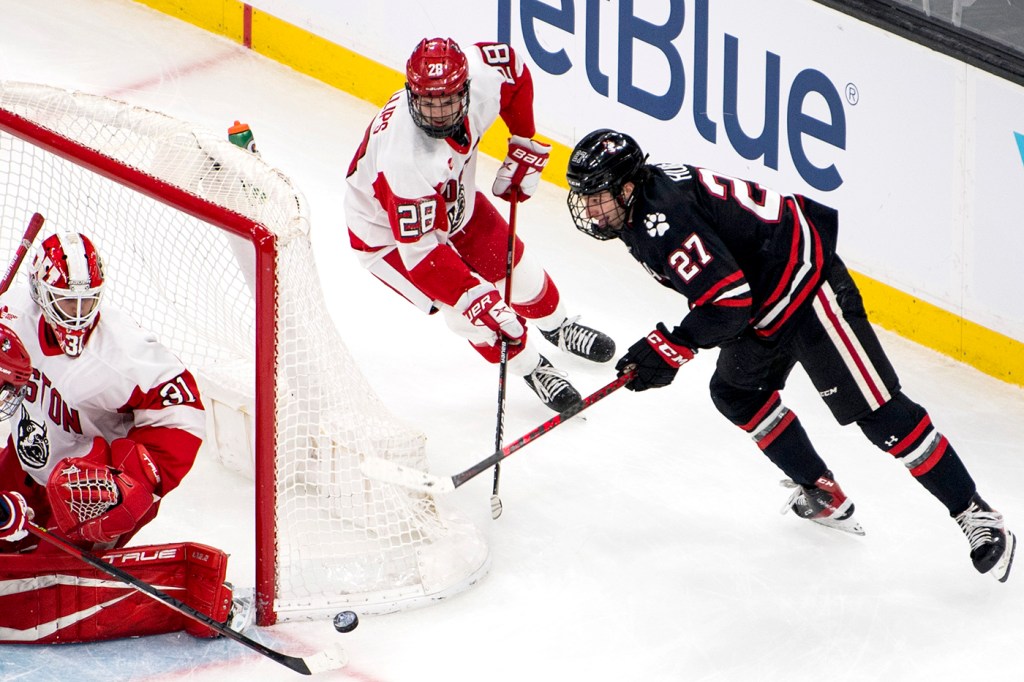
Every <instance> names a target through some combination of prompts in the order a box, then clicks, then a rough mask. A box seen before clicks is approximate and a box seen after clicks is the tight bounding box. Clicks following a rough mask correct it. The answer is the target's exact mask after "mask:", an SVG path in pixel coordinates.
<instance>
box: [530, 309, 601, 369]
mask: <svg viewBox="0 0 1024 682" xmlns="http://www.w3.org/2000/svg"><path fill="white" fill-rule="evenodd" d="M579 319H580V318H579V316H578V315H577V316H576V317H567V318H565V321H564V322H562V324H561V325H559V327H558V328H557V329H552V330H551V331H544V330H543V329H542V330H541V331H540V333H541V334H542V335H543V336H544V338H545V339H547V340H548V341H550V342H551V343H553V344H555V345H556V346H558V347H559V348H560V349H562V350H564V351H566V352H567V353H572V354H573V355H578V356H580V357H581V358H584V359H585V360H590V361H591V362H608V361H609V360H611V359H612V356H614V355H615V342H614V341H613V340H612V338H611V337H610V336H608V335H607V334H604V333H602V332H599V331H597V330H596V329H591V328H590V327H586V326H584V325H582V324H580V323H579V322H578V321H577V320H579Z"/></svg>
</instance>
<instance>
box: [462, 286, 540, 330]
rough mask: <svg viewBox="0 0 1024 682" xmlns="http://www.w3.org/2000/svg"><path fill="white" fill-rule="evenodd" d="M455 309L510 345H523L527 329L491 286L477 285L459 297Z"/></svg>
mask: <svg viewBox="0 0 1024 682" xmlns="http://www.w3.org/2000/svg"><path fill="white" fill-rule="evenodd" d="M455 309H456V310H458V311H459V312H460V313H462V314H463V315H465V316H466V318H468V319H469V321H470V322H472V323H473V324H475V325H476V326H478V327H487V328H488V329H490V330H491V331H493V332H495V333H496V334H498V336H504V337H505V338H506V339H508V340H509V342H510V343H514V344H515V343H521V342H522V340H523V337H524V336H526V328H525V327H524V326H523V323H522V322H521V321H520V320H519V316H518V315H516V313H515V311H514V310H512V309H511V308H509V307H508V305H506V304H505V301H503V300H502V299H501V294H499V293H498V290H497V289H495V288H494V287H493V286H491V285H490V284H477V285H476V286H475V287H472V288H471V289H469V290H468V291H466V293H464V294H462V296H461V297H459V300H458V301H457V302H456V303H455Z"/></svg>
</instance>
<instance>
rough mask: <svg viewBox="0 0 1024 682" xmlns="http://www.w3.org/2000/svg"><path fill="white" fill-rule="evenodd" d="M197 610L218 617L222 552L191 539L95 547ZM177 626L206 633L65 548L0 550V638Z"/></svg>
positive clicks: (122, 633)
mask: <svg viewBox="0 0 1024 682" xmlns="http://www.w3.org/2000/svg"><path fill="white" fill-rule="evenodd" d="M100 556H101V558H102V559H103V560H104V561H106V562H107V563H110V564H112V565H113V566H116V567H117V568H120V569H122V570H124V571H125V572H127V573H130V574H131V575H133V576H135V577H137V578H138V579H139V580H142V581H145V582H147V583H149V584H152V585H155V586H158V587H159V588H160V589H161V590H163V591H165V592H167V593H168V594H169V595H171V596H173V597H175V598H177V599H180V600H181V601H182V602H184V603H186V604H188V605H189V606H191V607H192V608H194V609H196V610H197V611H201V612H202V613H204V614H206V615H208V616H210V617H211V618H213V619H214V620H216V621H218V622H221V623H223V622H226V621H227V618H228V614H229V612H230V610H231V597H232V594H231V588H230V587H229V586H228V585H226V584H224V573H225V570H226V568H227V559H228V557H227V555H226V554H225V553H224V552H222V551H220V550H219V549H215V548H213V547H209V546H207V545H202V544H199V543H178V544H166V545H143V546H139V547H128V548H124V549H118V550H111V551H109V552H106V553H103V554H101V555H100ZM180 630H184V631H185V632H187V633H188V634H190V635H192V636H194V637H214V636H215V635H216V633H214V632H213V631H212V630H210V629H209V628H208V627H206V626H204V625H202V624H200V623H198V622H196V621H194V620H192V619H191V618H187V617H185V616H183V615H181V614H179V613H177V612H176V611H173V610H171V609H169V608H167V606H165V605H164V604H162V603H160V602H158V601H154V600H153V599H152V598H150V597H148V596H147V595H145V594H143V593H142V592H139V591H137V590H136V589H135V588H133V587H132V586H131V585H129V584H126V583H124V582H121V581H118V580H114V579H113V578H111V577H110V576H108V575H107V574H105V573H103V572H102V571H99V570H97V569H95V568H93V567H92V566H89V565H88V564H84V563H82V561H81V560H79V559H77V558H75V557H73V556H65V555H55V554H52V553H49V552H45V551H36V552H32V553H30V554H15V555H0V642H2V643H6V644H51V643H58V642H59V643H71V642H94V641H100V640H108V639H119V638H124V637H138V636H143V635H158V634H164V633H169V632H177V631H180Z"/></svg>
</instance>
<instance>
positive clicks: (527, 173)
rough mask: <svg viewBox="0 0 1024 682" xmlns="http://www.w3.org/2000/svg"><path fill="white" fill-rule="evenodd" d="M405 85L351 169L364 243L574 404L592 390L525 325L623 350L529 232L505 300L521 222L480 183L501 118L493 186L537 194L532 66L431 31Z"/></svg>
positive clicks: (589, 345) (350, 194) (508, 194)
mask: <svg viewBox="0 0 1024 682" xmlns="http://www.w3.org/2000/svg"><path fill="white" fill-rule="evenodd" d="M406 79H407V82H406V87H405V88H404V89H402V90H400V91H398V92H396V93H395V94H394V95H392V97H391V99H390V100H388V102H387V104H385V105H384V107H383V108H382V109H381V110H380V112H378V113H377V115H376V116H375V117H374V118H373V120H372V121H371V122H370V125H369V127H368V128H367V129H366V134H365V136H364V138H363V142H362V144H361V145H360V146H359V149H358V150H357V152H356V154H355V157H354V158H353V159H352V163H351V165H350V166H349V170H348V186H347V188H346V193H345V217H346V220H347V223H348V228H349V236H350V241H351V245H352V248H353V249H354V250H355V251H356V253H357V255H358V258H359V261H360V263H361V264H362V265H363V266H364V267H365V268H367V269H368V270H369V271H370V272H371V273H372V274H373V275H375V276H376V277H377V278H378V279H380V280H381V281H382V282H384V283H385V284H387V285H388V286H389V287H391V288H392V289H393V290H395V291H396V292H398V293H399V294H400V295H402V296H404V297H405V298H406V299H408V300H409V301H410V302H412V303H413V304H414V305H415V306H416V307H418V308H419V309H420V310H422V311H423V312H425V313H434V312H437V311H439V310H440V311H441V312H442V314H443V315H444V318H445V321H446V322H447V323H448V326H449V327H450V328H451V329H452V330H453V331H455V332H456V333H457V334H459V335H460V336H463V337H464V338H466V339H468V340H469V341H470V343H471V344H472V345H473V347H474V348H475V349H476V350H477V351H478V352H479V353H480V354H481V355H482V356H483V357H484V358H486V359H487V360H488V361H489V362H492V363H493V362H498V359H499V346H500V344H499V341H500V338H499V335H500V336H501V337H505V338H507V339H508V340H509V341H510V342H511V345H510V349H509V355H508V357H509V361H508V362H509V364H508V369H509V372H511V373H513V374H519V375H521V376H523V377H524V378H525V379H526V382H527V384H529V386H530V387H531V388H532V389H533V390H534V391H535V392H536V393H537V395H538V396H539V397H540V398H541V400H543V401H544V403H545V404H546V405H547V406H548V407H550V408H552V409H554V410H555V411H557V412H563V411H564V410H566V409H567V408H569V407H570V406H572V405H574V404H576V403H578V402H579V401H580V394H579V393H578V392H577V391H576V389H574V388H573V387H572V385H571V384H569V382H568V381H567V380H566V379H565V375H564V374H563V373H562V372H559V371H557V370H555V369H554V368H553V367H552V366H551V363H550V362H549V361H548V360H547V359H546V358H545V357H543V356H542V355H541V354H540V352H539V351H538V350H537V349H536V348H535V346H534V344H533V343H532V342H531V340H530V339H528V338H527V330H526V327H525V319H529V320H531V321H532V322H533V323H534V324H535V325H536V326H537V328H538V329H539V330H540V331H541V334H542V335H543V336H544V337H545V338H546V339H547V340H548V341H551V342H552V343H554V344H556V345H558V346H559V347H560V348H561V349H563V350H566V351H568V352H570V353H573V354H575V355H578V356H580V357H583V358H586V359H588V360H592V361H595V362H606V361H607V360H609V359H611V357H612V356H613V355H614V354H615V344H614V342H613V341H612V339H611V338H609V337H608V336H607V335H605V334H603V333H601V332H599V331H596V330H594V329H591V328H589V327H586V326H583V325H581V324H580V323H579V321H578V317H569V316H568V315H567V314H566V311H565V306H564V305H563V304H562V302H561V300H560V296H559V292H558V289H557V287H556V286H555V284H554V282H553V281H552V280H551V278H550V277H549V276H548V274H547V273H546V272H545V271H544V269H543V268H542V267H541V266H540V265H539V264H538V263H537V262H536V261H535V260H534V259H533V258H532V257H531V256H530V255H529V254H528V253H526V252H525V249H524V246H523V243H522V241H520V240H519V239H518V238H517V239H516V242H515V248H514V254H515V256H514V263H515V265H514V270H513V277H512V296H511V299H512V300H511V301H505V300H503V297H502V294H501V293H500V292H501V291H503V290H504V282H505V271H506V267H507V258H508V236H509V226H508V223H507V222H506V221H505V219H504V218H503V217H502V216H501V214H500V213H498V211H497V210H496V209H495V208H494V206H493V205H492V204H491V202H490V200H488V199H487V197H486V196H484V194H483V193H482V192H480V191H478V190H477V187H476V177H475V176H476V165H477V152H478V145H479V143H480V137H481V136H482V135H483V134H484V133H485V132H486V131H487V129H488V128H489V127H490V126H491V124H493V123H494V122H495V121H496V120H497V118H498V117H499V116H500V117H501V118H502V119H503V120H504V122H505V123H506V125H507V126H508V129H509V131H510V133H511V134H512V136H511V138H510V140H509V150H508V156H507V157H506V159H505V161H504V163H503V164H502V166H501V168H500V169H499V171H498V174H497V178H496V179H495V180H494V183H493V185H492V187H491V191H492V193H493V194H494V195H496V196H498V197H501V198H503V199H505V200H506V201H508V200H513V201H514V200H516V199H518V200H519V201H526V200H527V199H529V198H530V196H531V195H532V194H533V193H534V192H535V191H536V188H537V185H538V183H539V182H540V173H541V170H542V169H543V168H544V165H545V164H546V163H547V160H548V153H549V151H550V147H549V146H548V145H546V144H544V143H541V142H539V141H537V140H534V139H532V138H533V136H534V135H535V133H536V130H535V125H534V119H533V81H532V79H531V76H530V71H529V69H527V67H526V65H525V64H524V63H523V62H522V61H521V60H520V59H519V58H518V57H517V56H516V53H515V51H514V50H513V49H512V48H511V47H510V46H509V45H506V44H504V43H477V44H475V45H473V46H472V47H471V48H470V49H468V50H467V51H466V52H463V51H462V49H461V48H460V47H459V46H458V45H457V44H456V43H455V41H453V40H451V39H442V38H433V39H426V40H423V41H421V42H420V43H419V45H417V47H416V49H415V50H414V51H413V53H412V56H411V57H410V58H409V61H408V63H407V65H406ZM524 318H525V319H524Z"/></svg>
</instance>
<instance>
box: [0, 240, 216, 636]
mask: <svg viewBox="0 0 1024 682" xmlns="http://www.w3.org/2000/svg"><path fill="white" fill-rule="evenodd" d="M29 282H30V284H29V287H28V291H26V288H25V287H14V288H12V289H11V290H10V291H9V292H7V293H6V294H4V295H3V296H2V297H0V323H2V324H3V325H6V326H2V327H0V382H3V385H2V386H0V400H2V403H0V412H2V413H3V414H5V415H7V416H10V417H11V419H10V422H11V435H10V437H9V439H8V442H7V446H6V447H5V448H4V449H3V450H2V451H0V571H2V572H3V573H4V575H5V577H6V578H9V579H10V578H16V579H17V581H16V584H17V586H18V587H17V589H11V590H7V591H4V590H0V641H11V642H32V643H42V642H66V641H91V640H96V639H110V638H116V637H129V636H138V635H144V634H156V633H161V632H172V631H176V630H181V629H185V630H186V631H188V632H190V633H192V634H195V635H197V636H210V635H212V632H211V631H210V630H209V629H208V628H206V627H205V626H201V625H199V624H197V623H194V622H192V621H191V620H190V619H187V618H185V617H183V616H181V615H178V614H176V612H174V611H171V610H169V609H167V608H166V607H163V606H162V605H160V604H159V603H158V602H155V601H153V600H151V599H149V598H148V597H146V596H145V595H141V594H138V593H136V592H134V590H133V589H132V588H130V587H129V586H127V585H123V584H120V583H117V582H116V581H111V580H109V578H108V577H106V576H105V575H104V574H102V573H100V572H97V571H96V570H95V569H93V568H91V567H89V566H88V565H86V564H84V563H82V562H81V561H80V560H77V559H74V558H71V557H68V556H66V555H64V554H62V553H60V552H59V550H57V549H55V548H53V547H52V546H50V545H49V544H48V543H40V542H39V540H38V539H37V538H36V536H35V535H32V534H29V533H27V532H26V523H27V521H28V520H30V519H31V520H34V523H36V524H37V525H39V526H41V527H43V528H46V529H48V530H50V531H51V532H54V533H58V534H60V535H63V536H65V537H66V538H67V539H69V540H71V541H72V542H74V543H75V544H77V545H79V546H80V547H83V548H85V549H88V550H92V551H101V550H102V551H103V556H104V557H105V558H106V559H107V560H108V561H110V560H111V557H119V559H118V561H116V562H115V563H117V565H118V566H119V567H121V568H125V569H127V570H129V572H130V573H133V574H135V575H136V576H137V577H139V578H140V579H142V580H146V581H147V582H158V583H159V584H162V585H164V586H165V587H166V586H168V585H170V586H174V587H176V588H177V589H181V590H183V591H182V592H181V595H182V596H181V597H180V598H181V599H182V600H183V601H185V602H186V603H189V604H190V605H191V606H193V607H194V608H197V609H199V610H201V611H203V612H204V613H206V614H208V615H210V616H211V617H212V618H214V619H216V620H218V621H221V622H223V621H225V619H226V617H227V614H228V610H229V608H230V606H231V590H230V588H228V587H227V586H225V585H224V572H225V569H226V565H227V556H226V555H225V554H224V553H223V552H221V551H220V550H217V549H214V548H212V547H205V546H202V545H195V544H174V545H159V546H147V547H138V548H132V551H128V550H124V551H122V552H118V551H116V550H117V549H118V548H122V547H124V546H125V544H126V543H127V542H128V541H129V539H130V538H131V537H132V536H133V535H135V533H136V532H138V530H139V529H140V528H141V527H142V526H143V525H145V524H146V523H148V522H149V521H151V520H152V519H153V518H155V517H156V515H157V511H158V509H159V506H160V501H161V499H162V498H163V497H164V496H165V495H167V494H168V493H169V492H171V491H172V490H174V488H176V487H177V486H178V484H179V483H180V481H181V479H182V478H183V477H184V476H185V475H186V474H187V473H188V471H189V469H190V468H191V467H192V464H193V462H194V460H195V457H196V453H197V451H198V449H199V446H200V444H201V443H202V439H203V437H204V435H205V416H204V410H203V404H202V400H201V398H200V394H199V391H198V389H197V387H196V382H195V379H194V378H193V376H192V374H191V373H190V372H189V371H188V369H187V368H186V367H185V366H184V365H183V364H182V363H181V361H180V360H179V359H178V358H177V357H175V356H174V355H173V354H172V353H171V352H170V351H169V350H168V349H167V348H165V347H164V346H163V345H161V344H160V343H159V342H158V341H157V339H156V337H155V336H153V335H152V334H150V333H148V332H146V331H143V330H142V329H141V328H139V326H138V325H137V324H136V323H135V321H134V320H132V319H131V318H130V317H128V316H127V315H125V314H123V313H121V312H120V311H118V310H115V309H112V308H110V307H109V306H106V305H103V304H102V301H103V290H104V287H105V285H106V283H105V281H104V274H103V263H102V260H101V258H100V255H99V252H98V251H97V250H96V248H95V246H94V245H93V243H92V242H91V241H90V240H89V239H88V238H87V237H85V236H84V235H81V234H79V233H77V232H60V233H58V234H54V235H51V236H49V237H47V238H46V239H45V240H44V241H43V242H42V244H41V245H40V247H39V248H38V250H37V251H36V253H35V255H34V257H33V260H32V263H31V266H30V272H29ZM136 564H138V565H136ZM129 567H131V568H129ZM12 584H13V583H12ZM97 607H102V608H97Z"/></svg>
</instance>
